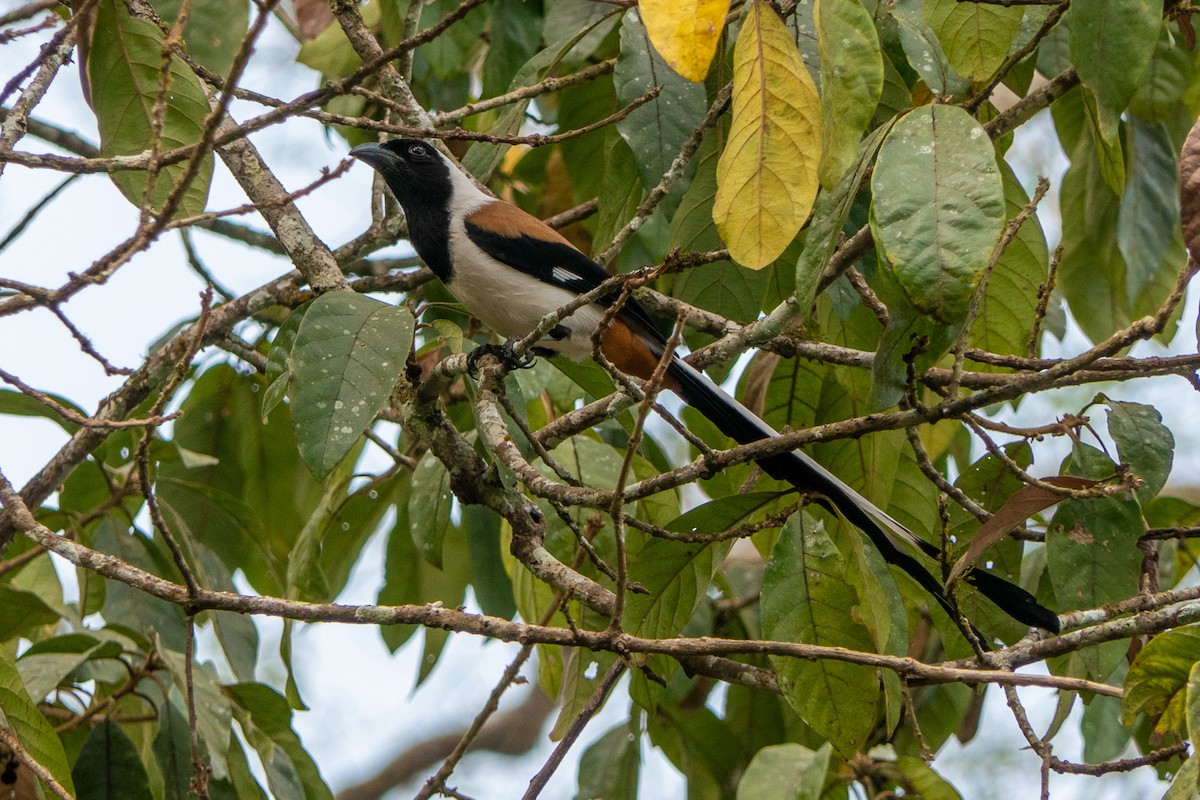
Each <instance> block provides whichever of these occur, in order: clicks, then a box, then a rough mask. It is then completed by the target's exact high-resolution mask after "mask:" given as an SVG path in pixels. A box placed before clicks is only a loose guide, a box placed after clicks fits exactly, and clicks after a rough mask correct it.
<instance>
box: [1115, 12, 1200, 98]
mask: <svg viewBox="0 0 1200 800" xmlns="http://www.w3.org/2000/svg"><path fill="white" fill-rule="evenodd" d="M1179 35H1180V34H1179V31H1178V30H1176V29H1175V26H1173V25H1170V24H1167V23H1164V24H1163V26H1162V28H1161V29H1160V30H1159V33H1158V42H1157V44H1156V45H1155V48H1154V55H1153V57H1151V59H1150V65H1149V66H1148V67H1147V68H1146V74H1145V75H1143V76H1142V79H1141V81H1139V82H1138V86H1137V88H1136V89H1135V90H1134V92H1133V97H1131V98H1130V100H1129V110H1130V111H1132V112H1133V113H1134V114H1136V115H1137V116H1138V117H1140V118H1141V119H1143V120H1145V121H1147V122H1167V121H1169V120H1170V119H1171V117H1172V116H1173V115H1175V114H1176V113H1177V112H1178V111H1179V104H1180V102H1182V101H1184V99H1185V97H1184V95H1185V94H1186V93H1187V91H1188V89H1189V87H1191V85H1192V82H1193V79H1194V77H1195V73H1196V67H1195V63H1194V62H1193V54H1192V53H1191V52H1189V50H1188V49H1187V48H1186V47H1179V46H1178V37H1179Z"/></svg>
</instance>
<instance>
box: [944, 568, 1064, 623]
mask: <svg viewBox="0 0 1200 800" xmlns="http://www.w3.org/2000/svg"><path fill="white" fill-rule="evenodd" d="M967 581H968V582H969V583H970V584H971V585H972V586H974V587H975V588H976V589H978V590H979V592H980V594H982V595H983V596H984V597H986V598H987V599H989V600H991V601H992V602H993V603H995V604H996V605H998V606H999V607H1000V610H1001V611H1003V612H1004V613H1006V614H1008V615H1009V616H1010V617H1012V618H1013V619H1015V620H1016V621H1017V622H1020V623H1022V624H1024V625H1029V626H1032V627H1034V628H1042V629H1043V630H1047V631H1050V632H1051V633H1058V632H1060V631H1061V630H1062V624H1061V623H1060V622H1059V621H1058V614H1055V613H1054V612H1053V611H1051V610H1050V609H1048V608H1046V607H1045V606H1044V605H1042V604H1041V603H1039V602H1038V601H1037V599H1036V598H1034V596H1033V595H1031V594H1030V593H1029V592H1027V591H1025V590H1024V589H1022V588H1021V587H1020V586H1017V585H1016V584H1013V583H1009V582H1008V581H1006V580H1004V579H1003V578H1000V577H998V576H996V575H993V574H992V573H990V572H984V571H983V570H979V569H973V570H971V571H970V572H969V573H967Z"/></svg>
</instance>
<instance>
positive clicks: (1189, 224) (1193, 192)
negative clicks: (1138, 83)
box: [1179, 120, 1200, 256]
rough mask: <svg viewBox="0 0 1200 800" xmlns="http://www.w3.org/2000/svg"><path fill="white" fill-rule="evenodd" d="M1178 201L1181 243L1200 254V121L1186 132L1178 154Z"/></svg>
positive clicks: (1192, 251)
mask: <svg viewBox="0 0 1200 800" xmlns="http://www.w3.org/2000/svg"><path fill="white" fill-rule="evenodd" d="M1179 200H1180V212H1181V213H1180V220H1181V221H1182V223H1183V241H1184V242H1185V243H1186V244H1187V247H1188V250H1189V251H1191V253H1192V254H1193V256H1195V255H1196V254H1197V253H1200V120H1197V121H1196V124H1195V125H1193V126H1192V129H1191V130H1190V131H1189V132H1188V135H1187V139H1186V140H1185V141H1184V143H1183V150H1182V152H1181V153H1180V154H1179Z"/></svg>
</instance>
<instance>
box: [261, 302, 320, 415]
mask: <svg viewBox="0 0 1200 800" xmlns="http://www.w3.org/2000/svg"><path fill="white" fill-rule="evenodd" d="M312 302H313V301H311V300H309V301H308V302H307V303H304V304H303V305H301V306H298V307H297V308H296V310H295V311H293V312H292V313H291V314H289V315H288V318H287V319H285V320H284V321H283V323H282V324H281V325H280V326H279V328H278V329H277V330H276V331H275V338H274V339H272V340H271V350H270V352H269V353H267V388H266V391H264V392H263V397H262V415H263V419H264V420H265V419H266V418H267V417H268V416H270V414H271V412H272V411H274V410H275V406H277V405H279V403H280V401H281V400H283V398H284V396H285V395H286V394H287V392H288V389H289V388H291V384H292V377H293V376H292V348H293V347H294V346H295V344H296V333H297V332H298V331H299V330H300V323H301V322H303V321H304V315H305V314H306V313H308V307H309V306H310V305H312Z"/></svg>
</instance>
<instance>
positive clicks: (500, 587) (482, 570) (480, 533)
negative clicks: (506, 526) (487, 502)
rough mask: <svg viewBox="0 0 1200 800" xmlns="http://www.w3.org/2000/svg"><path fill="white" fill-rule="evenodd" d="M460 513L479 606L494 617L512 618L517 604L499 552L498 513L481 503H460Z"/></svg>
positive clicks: (473, 586)
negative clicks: (461, 504) (461, 506)
mask: <svg viewBox="0 0 1200 800" xmlns="http://www.w3.org/2000/svg"><path fill="white" fill-rule="evenodd" d="M462 515H463V529H464V530H465V531H466V534H467V547H468V549H469V551H470V553H471V588H472V590H474V592H475V600H476V602H478V603H479V609H480V610H481V611H482V612H483V613H484V614H488V615H490V616H493V617H500V618H501V619H512V616H513V614H515V613H517V606H516V601H515V600H513V586H512V580H511V579H510V578H509V577H508V573H507V572H505V571H504V559H503V558H502V557H501V553H500V522H501V517H500V515H499V514H497V513H496V512H495V511H493V510H491V509H490V508H487V507H486V506H481V505H469V506H463V509H462Z"/></svg>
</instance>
